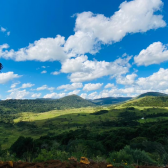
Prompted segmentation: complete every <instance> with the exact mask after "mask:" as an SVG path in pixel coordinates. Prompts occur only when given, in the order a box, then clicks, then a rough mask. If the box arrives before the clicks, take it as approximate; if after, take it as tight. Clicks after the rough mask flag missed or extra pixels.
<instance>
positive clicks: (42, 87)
mask: <svg viewBox="0 0 168 168" xmlns="http://www.w3.org/2000/svg"><path fill="white" fill-rule="evenodd" d="M54 89H55V88H54V87H48V86H47V85H43V86H41V87H38V88H37V89H36V90H37V91H40V90H50V91H53V90H54Z"/></svg>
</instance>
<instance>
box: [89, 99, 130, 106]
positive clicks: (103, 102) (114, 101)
mask: <svg viewBox="0 0 168 168" xmlns="http://www.w3.org/2000/svg"><path fill="white" fill-rule="evenodd" d="M130 99H132V97H106V98H100V99H94V100H90V101H91V102H92V103H95V104H97V105H108V104H109V105H110V104H117V103H121V102H124V101H127V100H130Z"/></svg>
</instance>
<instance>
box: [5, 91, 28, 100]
mask: <svg viewBox="0 0 168 168" xmlns="http://www.w3.org/2000/svg"><path fill="white" fill-rule="evenodd" d="M10 92H11V93H10V95H8V96H7V98H6V99H25V98H26V97H27V96H29V94H30V92H27V91H26V90H18V89H14V90H13V91H10Z"/></svg>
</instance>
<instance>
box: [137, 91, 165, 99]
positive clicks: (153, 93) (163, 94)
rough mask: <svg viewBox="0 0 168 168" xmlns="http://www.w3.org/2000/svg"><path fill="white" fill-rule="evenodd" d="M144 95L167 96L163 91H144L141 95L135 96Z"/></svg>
mask: <svg viewBox="0 0 168 168" xmlns="http://www.w3.org/2000/svg"><path fill="white" fill-rule="evenodd" d="M145 96H157V97H158V96H160V97H163V96H168V95H167V94H165V93H160V92H146V93H143V94H141V95H139V96H138V97H137V98H141V97H145Z"/></svg>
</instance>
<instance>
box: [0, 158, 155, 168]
mask: <svg viewBox="0 0 168 168" xmlns="http://www.w3.org/2000/svg"><path fill="white" fill-rule="evenodd" d="M11 167H12V166H11V165H10V164H9V162H4V163H3V164H0V168H11ZM136 167H138V168H158V167H157V166H136ZM13 168H107V163H104V162H101V163H96V162H93V161H92V162H90V164H89V165H85V164H83V163H79V162H75V161H70V162H61V161H59V160H50V161H46V162H40V163H29V162H13ZM113 168H115V167H113ZM119 168H124V167H123V166H120V167H119Z"/></svg>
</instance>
